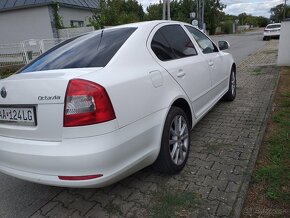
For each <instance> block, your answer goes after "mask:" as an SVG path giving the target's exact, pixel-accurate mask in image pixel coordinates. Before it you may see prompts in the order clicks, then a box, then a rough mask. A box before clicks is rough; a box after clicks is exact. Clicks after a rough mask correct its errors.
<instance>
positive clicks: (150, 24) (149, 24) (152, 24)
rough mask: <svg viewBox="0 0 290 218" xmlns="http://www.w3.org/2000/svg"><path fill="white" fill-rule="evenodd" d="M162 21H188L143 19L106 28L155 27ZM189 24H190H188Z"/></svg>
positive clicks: (177, 22) (174, 22) (175, 22)
mask: <svg viewBox="0 0 290 218" xmlns="http://www.w3.org/2000/svg"><path fill="white" fill-rule="evenodd" d="M163 23H168V24H188V23H183V22H179V21H170V20H153V21H143V22H137V23H129V24H123V25H118V26H112V27H108V28H106V29H114V28H126V27H135V28H143V27H144V28H145V27H146V28H148V27H151V28H153V27H155V26H156V25H158V24H163ZM188 25H190V24H188Z"/></svg>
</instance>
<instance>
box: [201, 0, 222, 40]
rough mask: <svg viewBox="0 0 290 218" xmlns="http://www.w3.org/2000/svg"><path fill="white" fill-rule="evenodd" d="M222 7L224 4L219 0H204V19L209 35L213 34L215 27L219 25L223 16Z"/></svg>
mask: <svg viewBox="0 0 290 218" xmlns="http://www.w3.org/2000/svg"><path fill="white" fill-rule="evenodd" d="M224 8H226V5H224V4H222V3H221V2H220V0H206V1H205V12H204V19H205V23H206V24H207V29H208V30H209V34H210V35H213V34H215V31H216V28H217V27H218V26H219V25H220V21H221V20H222V19H223V17H224V13H223V9H224Z"/></svg>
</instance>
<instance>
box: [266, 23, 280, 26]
mask: <svg viewBox="0 0 290 218" xmlns="http://www.w3.org/2000/svg"><path fill="white" fill-rule="evenodd" d="M274 25H281V23H271V24H268V25H267V26H274Z"/></svg>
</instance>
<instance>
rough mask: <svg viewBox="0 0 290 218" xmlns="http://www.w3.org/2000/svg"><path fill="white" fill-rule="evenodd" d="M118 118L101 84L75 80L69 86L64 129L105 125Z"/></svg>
mask: <svg viewBox="0 0 290 218" xmlns="http://www.w3.org/2000/svg"><path fill="white" fill-rule="evenodd" d="M115 118H116V116H115V112H114V109H113V106H112V103H111V101H110V98H109V96H108V94H107V92H106V90H105V88H104V87H102V86H101V85H99V84H96V83H93V82H90V81H87V80H82V79H74V80H71V81H70V82H69V84H68V87H67V91H66V99H65V108H64V124H63V125H64V127H73V126H85V125H92V124H97V123H103V122H107V121H110V120H114V119H115Z"/></svg>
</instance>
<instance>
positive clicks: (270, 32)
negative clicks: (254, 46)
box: [263, 23, 281, 41]
mask: <svg viewBox="0 0 290 218" xmlns="http://www.w3.org/2000/svg"><path fill="white" fill-rule="evenodd" d="M280 31H281V23H273V24H269V25H268V26H266V28H265V29H264V37H263V40H264V41H265V40H269V39H271V38H279V37H280Z"/></svg>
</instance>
